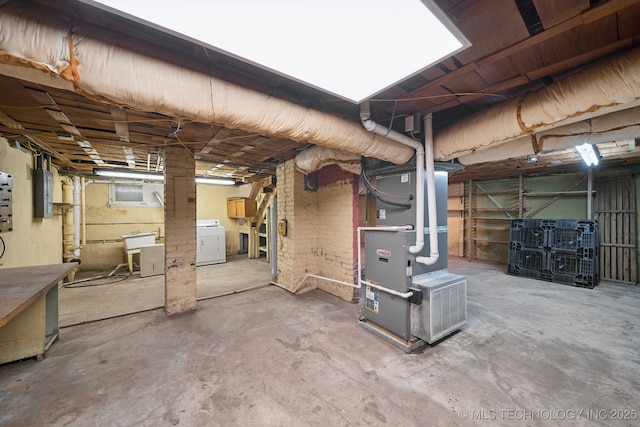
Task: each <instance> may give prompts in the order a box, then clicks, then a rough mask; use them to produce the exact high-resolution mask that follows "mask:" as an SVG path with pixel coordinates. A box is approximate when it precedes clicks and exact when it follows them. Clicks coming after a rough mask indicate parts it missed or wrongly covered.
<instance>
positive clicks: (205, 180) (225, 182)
mask: <svg viewBox="0 0 640 427" xmlns="http://www.w3.org/2000/svg"><path fill="white" fill-rule="evenodd" d="M196 183H197V184H213V185H236V182H235V181H234V180H232V179H217V178H201V177H197V178H196Z"/></svg>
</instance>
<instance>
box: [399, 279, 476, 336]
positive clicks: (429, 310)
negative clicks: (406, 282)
mask: <svg viewBox="0 0 640 427" xmlns="http://www.w3.org/2000/svg"><path fill="white" fill-rule="evenodd" d="M413 288H418V289H420V290H421V291H422V301H421V303H420V304H411V333H412V335H413V336H415V337H418V338H420V339H421V340H423V341H426V342H427V343H429V344H433V343H434V342H436V341H438V340H440V339H442V338H444V337H446V336H447V335H449V334H451V333H453V332H455V331H456V330H458V329H460V328H461V327H462V326H463V325H465V324H466V323H467V279H466V278H465V277H464V276H459V275H457V274H451V273H449V272H448V271H446V270H444V271H439V272H436V273H431V274H424V275H422V276H421V277H415V278H414V280H413Z"/></svg>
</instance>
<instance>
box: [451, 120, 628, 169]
mask: <svg viewBox="0 0 640 427" xmlns="http://www.w3.org/2000/svg"><path fill="white" fill-rule="evenodd" d="M638 135H640V107H635V108H630V109H628V110H622V111H618V112H615V113H610V114H605V115H603V116H600V117H594V118H592V119H589V120H584V121H581V122H577V123H572V124H569V125H565V126H559V127H556V128H553V129H549V130H546V131H543V132H539V133H537V134H536V135H535V138H534V137H533V136H532V135H527V136H523V137H520V138H517V139H514V140H512V141H509V142H506V143H504V144H500V145H496V146H494V147H490V148H488V149H486V150H482V151H476V152H475V153H473V154H469V155H466V156H461V157H458V161H459V162H460V163H461V164H463V165H473V164H478V163H486V162H495V161H502V160H505V159H515V158H518V157H525V156H529V155H535V154H541V153H545V152H551V151H555V150H566V149H570V148H573V147H575V146H576V145H580V144H584V143H585V142H589V143H591V144H599V143H603V142H611V141H623V140H629V139H634V138H635V137H637V136H638Z"/></svg>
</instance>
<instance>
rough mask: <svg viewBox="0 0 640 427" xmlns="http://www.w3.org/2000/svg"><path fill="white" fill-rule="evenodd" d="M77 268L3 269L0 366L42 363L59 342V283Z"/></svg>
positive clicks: (66, 265) (0, 280) (0, 272)
mask: <svg viewBox="0 0 640 427" xmlns="http://www.w3.org/2000/svg"><path fill="white" fill-rule="evenodd" d="M76 266H77V263H75V262H68V263H64V264H51V265H38V266H29V267H18V268H3V269H0V363H7V362H11V361H14V360H20V359H24V358H27V357H33V356H36V357H37V359H38V360H42V358H43V357H44V353H45V352H46V351H47V349H48V348H49V347H50V346H51V344H52V343H53V342H54V341H55V340H56V339H57V338H58V283H59V282H60V281H61V280H62V279H64V278H65V277H66V276H67V275H68V274H69V273H70V272H71V271H72V270H73V269H74V268H76Z"/></svg>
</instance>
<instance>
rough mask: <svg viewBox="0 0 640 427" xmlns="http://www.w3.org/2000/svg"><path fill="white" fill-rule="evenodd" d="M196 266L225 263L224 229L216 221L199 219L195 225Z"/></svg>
mask: <svg viewBox="0 0 640 427" xmlns="http://www.w3.org/2000/svg"><path fill="white" fill-rule="evenodd" d="M196 237H197V240H196V244H197V248H196V265H197V266H200V265H210V264H219V263H221V262H226V261H227V248H226V241H225V236H224V227H223V226H221V225H220V220H218V219H199V220H198V221H197V224H196Z"/></svg>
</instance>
